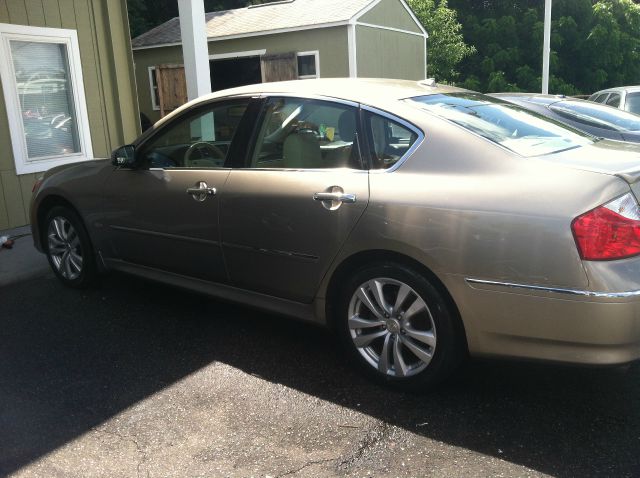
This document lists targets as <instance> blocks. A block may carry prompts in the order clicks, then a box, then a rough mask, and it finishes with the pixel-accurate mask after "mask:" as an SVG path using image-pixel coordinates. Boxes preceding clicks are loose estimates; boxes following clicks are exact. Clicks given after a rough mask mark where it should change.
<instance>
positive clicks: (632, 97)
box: [624, 92, 640, 114]
mask: <svg viewBox="0 0 640 478" xmlns="http://www.w3.org/2000/svg"><path fill="white" fill-rule="evenodd" d="M624 109H625V110H627V111H630V112H631V113H636V114H640V92H638V93H627V102H626V104H625V105H624Z"/></svg>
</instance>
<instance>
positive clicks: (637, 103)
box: [589, 86, 640, 114]
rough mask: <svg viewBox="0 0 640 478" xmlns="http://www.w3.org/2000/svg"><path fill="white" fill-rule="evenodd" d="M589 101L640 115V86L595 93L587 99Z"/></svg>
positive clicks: (622, 87) (620, 87)
mask: <svg viewBox="0 0 640 478" xmlns="http://www.w3.org/2000/svg"><path fill="white" fill-rule="evenodd" d="M589 101H595V102H596V103H603V104H605V105H609V106H613V107H614V108H619V109H621V110H624V111H629V112H631V113H636V114H640V86H619V87H617V88H609V89H606V90H601V91H596V92H595V93H594V94H592V95H591V96H590V97H589Z"/></svg>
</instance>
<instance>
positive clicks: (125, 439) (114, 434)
mask: <svg viewBox="0 0 640 478" xmlns="http://www.w3.org/2000/svg"><path fill="white" fill-rule="evenodd" d="M91 430H92V431H94V432H96V433H101V434H103V435H109V436H112V437H116V438H118V439H119V440H120V441H123V442H129V443H133V445H134V446H135V447H136V452H137V453H138V456H139V457H140V458H139V460H138V464H137V465H136V476H137V477H140V476H141V467H142V465H143V463H144V462H145V461H147V454H146V453H145V451H144V450H143V449H142V446H141V445H140V443H138V441H137V440H136V439H135V438H134V437H132V436H130V435H124V434H122V433H119V432H111V431H107V430H100V429H98V428H92V429H91ZM146 476H147V478H148V477H149V471H147V473H146Z"/></svg>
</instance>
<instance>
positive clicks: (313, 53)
mask: <svg viewBox="0 0 640 478" xmlns="http://www.w3.org/2000/svg"><path fill="white" fill-rule="evenodd" d="M297 56H298V57H300V56H314V57H315V59H316V74H315V75H302V76H300V75H298V79H299V80H309V79H313V78H320V51H319V50H313V51H299V52H298V53H297ZM296 61H297V58H296Z"/></svg>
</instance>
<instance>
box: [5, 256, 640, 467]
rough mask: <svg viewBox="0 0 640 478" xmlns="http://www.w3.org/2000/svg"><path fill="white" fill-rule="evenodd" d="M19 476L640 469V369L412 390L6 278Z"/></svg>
mask: <svg viewBox="0 0 640 478" xmlns="http://www.w3.org/2000/svg"><path fill="white" fill-rule="evenodd" d="M0 259H1V257H0ZM6 475H11V476H20V477H32V476H42V477H53V476H65V477H66V476H83V477H84V476H104V477H135V476H151V477H153V476H162V477H169V476H176V477H186V476H212V477H218V476H230V477H231V476H233V477H236V476H237V477H245V476H256V477H258V476H262V477H266V476H271V477H276V476H299V477H302V476H312V475H313V476H358V477H360V476H434V477H439V476H442V477H445V476H447V477H449V476H478V477H480V476H482V477H484V476H545V475H551V476H559V477H574V476H580V477H583V476H615V477H622V476H628V477H633V476H640V367H638V366H633V367H629V368H626V369H587V368H569V367H558V366H548V365H536V364H525V363H505V362H473V363H471V364H470V365H469V366H467V367H466V368H465V369H464V370H463V371H462V372H461V373H459V374H458V376H456V377H455V378H454V379H453V380H451V381H450V382H449V383H447V384H445V385H444V386H442V387H441V388H440V389H439V390H438V391H436V392H432V393H429V394H423V395H407V394H400V393H396V392H392V391H389V390H385V389H381V388H379V387H377V386H375V385H372V384H370V383H368V382H367V381H365V380H363V379H362V378H360V377H359V376H358V375H357V374H356V373H355V372H354V371H352V369H351V368H350V367H349V366H348V365H347V364H345V363H344V361H343V357H342V355H341V354H340V353H338V349H337V344H336V342H335V341H334V340H333V338H332V337H331V336H330V335H329V334H327V333H325V332H324V331H322V330H321V329H317V328H315V327H311V326H307V325H304V324H299V323H295V322H292V321H289V320H286V319H283V318H280V317H276V316H271V315H267V314H264V313H262V312H256V311H253V310H250V309H247V308H244V307H241V306H235V305H229V304H226V303H223V302H219V301H214V300H211V299H208V298H205V297H202V296H199V295H195V294H191V293H188V292H184V291H180V290H175V289H171V288H168V287H165V286H161V285H157V284H153V283H149V282H145V281H142V280H138V279H135V278H130V277H127V276H123V275H115V274H114V275H111V276H109V277H108V278H107V279H105V281H104V283H103V285H102V287H100V288H97V289H93V290H89V291H84V292H78V291H74V290H69V289H65V288H63V287H62V286H61V285H60V284H59V283H58V282H57V281H56V279H55V278H54V277H53V276H52V274H51V273H47V274H45V275H44V276H42V275H39V276H38V277H32V278H31V279H28V280H25V281H18V282H14V283H12V284H9V285H4V286H2V287H0V476H6Z"/></svg>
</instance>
